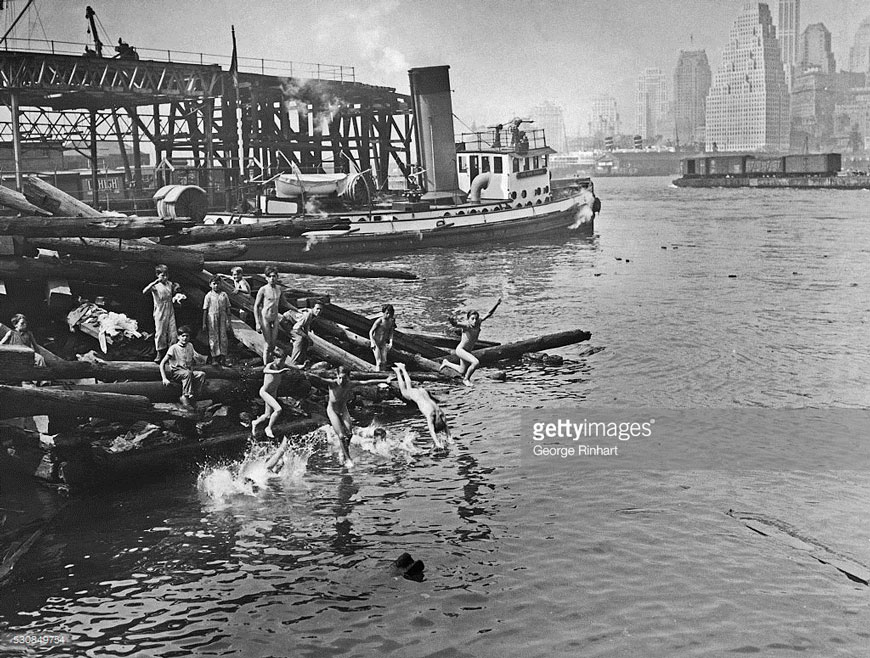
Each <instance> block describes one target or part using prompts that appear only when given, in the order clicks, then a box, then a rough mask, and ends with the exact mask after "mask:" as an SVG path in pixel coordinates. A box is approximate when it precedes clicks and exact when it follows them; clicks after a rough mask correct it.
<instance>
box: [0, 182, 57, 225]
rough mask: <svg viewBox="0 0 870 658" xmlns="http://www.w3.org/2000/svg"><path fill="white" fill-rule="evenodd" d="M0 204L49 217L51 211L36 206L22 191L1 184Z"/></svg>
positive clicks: (26, 213) (24, 212)
mask: <svg viewBox="0 0 870 658" xmlns="http://www.w3.org/2000/svg"><path fill="white" fill-rule="evenodd" d="M0 205H2V206H6V207H7V208H12V209H13V210H17V211H18V212H20V213H22V214H24V215H42V216H43V217H48V216H50V215H51V213H50V212H49V211H48V210H45V209H44V208H40V207H39V206H35V205H33V204H32V203H30V201H28V200H27V197H25V196H24V195H23V194H22V193H21V192H17V191H15V190H13V189H10V188H8V187H4V186H3V185H0Z"/></svg>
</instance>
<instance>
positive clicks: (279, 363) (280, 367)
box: [251, 347, 290, 439]
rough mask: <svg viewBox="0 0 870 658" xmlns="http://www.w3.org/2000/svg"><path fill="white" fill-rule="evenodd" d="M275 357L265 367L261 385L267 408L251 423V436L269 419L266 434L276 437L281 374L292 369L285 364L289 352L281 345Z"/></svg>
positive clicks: (262, 397)
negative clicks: (275, 428)
mask: <svg viewBox="0 0 870 658" xmlns="http://www.w3.org/2000/svg"><path fill="white" fill-rule="evenodd" d="M272 356H273V359H272V361H270V362H269V363H267V364H266V367H265V368H263V385H262V386H261V387H260V398H261V399H262V400H263V402H265V403H266V410H265V411H264V412H263V415H262V416H258V417H257V418H255V419H254V421H253V422H252V423H251V436H252V437H253V436H254V435H255V434H256V433H257V427H258V426H259V425H260V424H261V423H265V422H266V421H267V420H268V421H269V424H268V425H267V426H266V430H265V432H266V436H268V437H269V438H270V439H274V438H275V433H274V429H273V428H274V427H275V423H276V422H277V421H278V417H279V416H280V415H281V410H282V408H281V403H280V402H278V400H277V398H276V396H277V394H278V387H279V386H280V385H281V376H282V375H283V374H284V373H285V372H287V371H288V370H290V367H289V366H287V365H285V363H284V361H285V360H286V358H287V353H286V352H285V351H284V350H283V349H282V348H280V347H276V348H275V349H274V350H273V352H272Z"/></svg>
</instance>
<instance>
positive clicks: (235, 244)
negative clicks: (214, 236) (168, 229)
mask: <svg viewBox="0 0 870 658" xmlns="http://www.w3.org/2000/svg"><path fill="white" fill-rule="evenodd" d="M166 246H168V247H169V248H171V249H184V250H185V251H192V252H195V253H199V254H202V255H203V256H204V257H205V256H207V257H208V258H214V259H215V260H218V259H221V260H229V259H230V258H238V257H239V256H241V255H243V254H244V253H245V252H246V251H247V250H248V245H246V244H245V243H244V242H242V241H241V240H226V241H224V242H204V243H202V244H186V245H179V246H175V245H166Z"/></svg>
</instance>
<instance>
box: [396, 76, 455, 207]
mask: <svg viewBox="0 0 870 658" xmlns="http://www.w3.org/2000/svg"><path fill="white" fill-rule="evenodd" d="M449 70H450V67H449V66H427V67H422V68H414V69H411V70H410V71H408V78H409V80H410V83H411V99H412V102H413V104H414V122H415V124H416V129H417V158H418V162H419V163H420V165H421V166H422V167H423V169H424V170H425V171H424V173H423V176H422V178H423V180H422V181H421V183H422V185H423V187H424V188H425V189H426V194H425V195H424V196H423V198H424V199H425V200H427V201H432V202H435V203H439V202H446V203H457V202H461V201H462V200H463V199H464V196H465V195H464V194H463V193H462V191H461V190H460V189H459V180H458V177H457V173H456V144H455V142H454V133H453V102H452V100H451V96H450V73H449Z"/></svg>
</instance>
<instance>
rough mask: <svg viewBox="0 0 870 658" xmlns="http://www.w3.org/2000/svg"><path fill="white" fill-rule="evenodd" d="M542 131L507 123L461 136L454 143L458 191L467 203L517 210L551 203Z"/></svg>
mask: <svg viewBox="0 0 870 658" xmlns="http://www.w3.org/2000/svg"><path fill="white" fill-rule="evenodd" d="M553 153H555V151H554V150H553V149H552V148H550V147H549V146H547V142H546V139H545V138H544V131H543V130H541V129H538V130H526V131H523V130H519V127H518V126H514V125H513V124H508V126H506V127H501V126H496V127H495V128H494V129H490V130H488V131H483V132H475V133H463V134H462V135H461V136H460V141H459V142H457V144H456V164H457V172H458V176H459V188H460V189H461V190H462V191H463V192H466V193H467V194H468V201H469V202H470V203H486V202H487V201H492V202H504V201H508V202H510V204H511V206H513V207H515V208H521V207H525V206H534V205H540V204H543V203H546V202H548V201H550V200H551V198H552V193H551V189H550V171H549V168H548V164H549V157H550V155H551V154H553Z"/></svg>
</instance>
